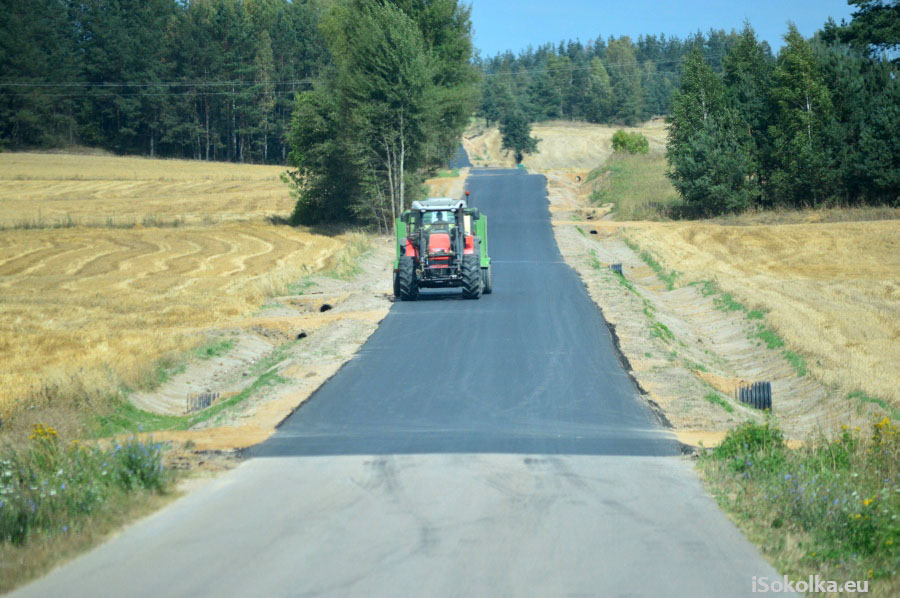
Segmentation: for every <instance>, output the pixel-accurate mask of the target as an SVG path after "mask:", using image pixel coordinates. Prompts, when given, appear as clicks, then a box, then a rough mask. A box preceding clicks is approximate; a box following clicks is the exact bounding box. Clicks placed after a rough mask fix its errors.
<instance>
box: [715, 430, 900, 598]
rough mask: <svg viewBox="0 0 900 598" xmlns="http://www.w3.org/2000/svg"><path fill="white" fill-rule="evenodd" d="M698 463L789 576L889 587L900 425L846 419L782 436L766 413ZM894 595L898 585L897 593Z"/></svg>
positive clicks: (899, 543) (899, 527) (896, 549)
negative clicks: (821, 432)
mask: <svg viewBox="0 0 900 598" xmlns="http://www.w3.org/2000/svg"><path fill="white" fill-rule="evenodd" d="M699 467H700V470H701V472H702V473H703V476H704V478H705V480H706V483H707V484H708V486H709V488H710V490H711V492H712V494H713V496H714V497H715V498H716V500H717V501H718V502H719V504H720V505H721V506H722V508H724V509H725V510H726V511H728V512H729V513H730V514H731V516H732V518H733V519H734V520H735V521H736V522H737V523H738V525H740V526H741V527H742V528H743V529H744V531H745V533H746V534H747V535H748V537H749V538H750V539H751V540H752V541H754V542H756V543H757V544H758V545H760V547H761V549H762V551H763V552H764V553H765V554H767V555H768V556H769V557H770V558H771V559H772V560H773V561H774V564H775V565H776V568H777V569H779V570H780V571H783V572H784V573H786V574H787V575H789V576H790V577H792V578H794V579H798V578H799V579H805V578H806V577H807V576H808V575H820V577H821V578H822V579H833V580H836V581H846V580H870V581H871V584H872V587H870V591H871V593H872V594H873V595H882V596H887V595H891V594H892V591H891V588H894V589H896V586H895V584H896V580H897V575H898V573H900V484H898V480H900V431H898V428H897V427H896V426H895V425H894V424H892V423H891V422H890V421H889V420H888V419H887V418H885V419H884V420H882V421H880V422H878V423H875V424H873V426H872V429H871V432H870V433H862V432H860V431H858V430H856V431H855V430H851V429H849V428H848V427H846V426H844V427H843V430H842V431H840V432H839V433H838V434H837V437H836V438H826V437H825V436H818V437H814V438H811V439H809V440H807V442H805V443H804V444H803V445H802V447H800V448H796V449H791V448H788V447H787V446H786V444H785V443H784V439H783V437H782V434H781V432H780V431H779V430H778V428H777V427H776V426H775V425H774V423H773V422H772V421H771V420H770V421H766V422H765V423H764V424H760V423H755V422H753V421H748V422H746V423H744V424H742V425H741V426H739V427H737V428H735V429H733V430H731V431H730V432H729V433H728V434H727V435H726V437H725V439H724V440H723V442H722V443H721V444H720V445H719V446H718V447H717V448H716V449H714V450H712V451H710V452H707V453H705V454H703V455H702V456H701V458H700V461H699ZM894 595H896V594H894Z"/></svg>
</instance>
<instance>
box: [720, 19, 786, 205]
mask: <svg viewBox="0 0 900 598" xmlns="http://www.w3.org/2000/svg"><path fill="white" fill-rule="evenodd" d="M723 66H724V71H725V73H724V79H723V81H724V83H725V87H726V89H727V93H728V99H729V101H730V104H731V106H732V107H734V108H735V110H736V111H737V114H738V116H739V118H740V119H741V121H742V122H743V123H744V125H745V126H746V128H747V132H748V134H749V135H750V138H751V139H752V142H753V145H752V150H751V154H750V158H751V164H752V172H753V174H752V177H753V179H754V182H755V184H756V186H757V193H758V194H761V192H762V187H763V186H764V185H765V183H766V182H767V180H768V177H769V173H770V171H771V163H770V162H771V159H770V156H771V154H772V148H771V144H770V142H769V136H768V129H769V125H770V124H771V123H770V118H771V112H772V107H771V104H770V101H769V89H770V88H771V86H772V71H773V69H774V66H775V65H774V59H773V58H772V56H771V54H770V53H769V48H768V45H767V44H764V43H759V42H758V41H757V40H756V34H755V32H754V31H753V28H752V27H751V26H750V24H749V23H745V24H744V29H743V30H742V31H741V34H740V38H739V39H738V41H737V43H736V44H734V45H733V46H732V47H731V49H730V50H729V51H728V53H727V54H726V55H725V59H724V61H723Z"/></svg>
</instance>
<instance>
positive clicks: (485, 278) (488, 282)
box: [481, 266, 494, 295]
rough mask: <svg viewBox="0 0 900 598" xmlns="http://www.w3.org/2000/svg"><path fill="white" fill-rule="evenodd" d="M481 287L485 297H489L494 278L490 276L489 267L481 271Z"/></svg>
mask: <svg viewBox="0 0 900 598" xmlns="http://www.w3.org/2000/svg"><path fill="white" fill-rule="evenodd" d="M481 287H482V292H483V293H484V294H485V295H490V294H491V293H492V292H493V291H494V277H493V276H492V275H491V267H490V266H488V267H487V268H482V269H481Z"/></svg>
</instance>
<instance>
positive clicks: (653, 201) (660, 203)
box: [585, 153, 681, 220]
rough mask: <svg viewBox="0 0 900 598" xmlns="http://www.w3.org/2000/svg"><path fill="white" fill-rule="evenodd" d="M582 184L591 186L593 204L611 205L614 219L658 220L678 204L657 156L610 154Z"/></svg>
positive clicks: (661, 162)
mask: <svg viewBox="0 0 900 598" xmlns="http://www.w3.org/2000/svg"><path fill="white" fill-rule="evenodd" d="M585 182H586V183H593V187H592V189H591V194H590V198H591V201H592V202H593V203H595V204H603V203H610V202H611V203H613V204H614V208H613V215H614V217H615V218H616V220H661V219H664V218H666V213H667V211H668V210H669V208H670V207H673V206H678V205H680V204H681V200H680V198H679V197H678V194H677V192H676V191H675V188H674V187H672V183H671V182H669V179H667V178H666V159H665V156H663V155H661V154H649V155H631V154H621V153H616V154H613V155H612V156H610V158H609V159H608V160H607V161H606V162H604V163H603V164H602V165H601V166H599V167H598V168H595V169H594V170H592V171H591V172H590V173H589V174H588V175H587V177H586V178H585Z"/></svg>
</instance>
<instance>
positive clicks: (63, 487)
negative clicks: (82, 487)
mask: <svg viewBox="0 0 900 598" xmlns="http://www.w3.org/2000/svg"><path fill="white" fill-rule="evenodd" d="M59 489H60V490H65V489H66V483H65V482H63V483H62V485H61V486H60V487H59Z"/></svg>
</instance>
